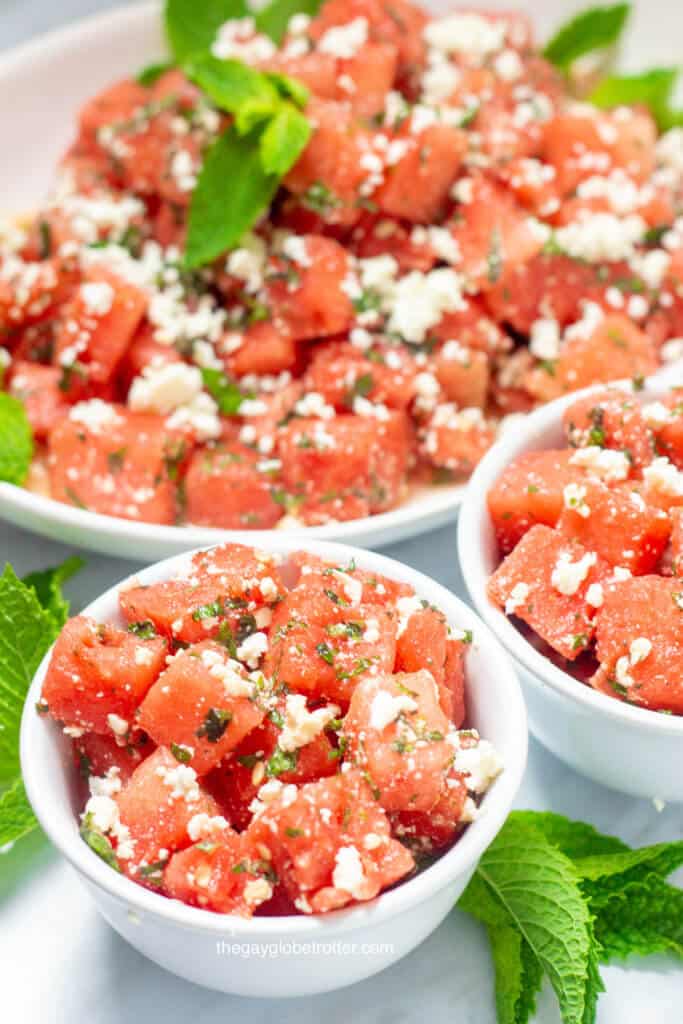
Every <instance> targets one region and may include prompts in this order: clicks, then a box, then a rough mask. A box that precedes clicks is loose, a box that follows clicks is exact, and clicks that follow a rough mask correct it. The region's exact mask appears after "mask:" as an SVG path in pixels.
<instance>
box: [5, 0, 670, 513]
mask: <svg viewBox="0 0 683 1024" xmlns="http://www.w3.org/2000/svg"><path fill="white" fill-rule="evenodd" d="M176 56H178V55H177V54H176ZM264 125H266V127H264ZM682 197H683V130H682V129H680V128H678V129H672V130H670V131H668V132H667V133H666V134H663V135H659V133H658V129H657V127H656V124H655V121H654V119H653V117H652V116H651V115H650V113H649V112H648V111H647V109H646V108H644V107H639V106H636V107H629V106H618V107H616V108H614V109H599V108H598V107H596V106H591V105H590V104H588V103H586V102H577V101H576V100H575V99H574V98H573V97H572V95H571V94H570V92H569V87H568V84H567V80H566V79H565V77H564V76H563V75H562V74H561V73H560V72H559V71H558V70H557V69H556V68H555V67H553V66H552V65H551V64H550V63H549V62H548V61H547V60H546V59H544V57H543V56H541V53H540V50H539V48H538V47H537V46H536V45H535V43H534V39H533V33H532V28H531V25H530V24H529V22H528V20H527V18H525V17H524V16H523V15H521V14H492V13H481V12H479V13H475V12H472V11H462V10H460V11H455V12H452V13H450V14H446V15H444V16H442V17H440V18H432V17H430V16H429V15H428V14H427V13H426V12H425V11H424V10H422V9H421V8H419V7H417V6H413V5H411V4H410V3H408V2H406V0H352V2H349V0H327V2H325V3H323V4H322V7H321V8H320V10H319V13H318V14H317V15H315V16H314V17H312V18H310V17H308V16H307V15H302V14H296V15H295V16H294V17H292V19H291V20H290V21H289V24H288V27H287V31H286V33H285V36H284V39H283V40H282V42H281V43H279V44H277V43H275V42H273V41H272V40H271V39H270V38H268V37H267V36H265V35H263V34H261V33H259V32H258V31H257V29H256V26H255V22H254V20H253V19H251V18H244V19H240V20H236V21H230V22H227V23H226V24H224V25H223V26H221V27H220V29H219V31H218V33H217V35H216V37H215V38H214V40H213V42H212V43H211V46H210V48H209V49H207V51H206V53H201V54H199V55H195V56H194V57H193V58H192V60H185V61H183V60H180V59H179V60H178V62H177V64H176V66H170V67H168V68H167V69H165V68H164V67H163V66H160V67H158V68H156V70H155V69H146V71H145V72H144V73H143V74H140V75H139V77H138V78H130V79H127V80H124V81H120V82H116V83H114V84H113V85H111V86H110V87H109V88H106V89H105V90H104V91H103V92H101V93H99V94H98V95H96V96H94V97H93V98H92V99H90V100H89V101H88V102H87V103H85V105H84V106H83V108H82V110H81V111H80V114H79V116H78V119H77V124H76V129H75V136H74V141H73V143H72V145H71V146H70V147H69V149H68V151H67V152H66V153H65V154H64V156H63V158H62V160H61V162H60V164H59V167H58V170H57V174H56V178H55V182H54V187H53V189H52V193H51V195H50V196H49V198H48V199H47V200H46V201H45V202H44V203H43V205H42V206H41V207H40V209H38V210H37V212H36V213H35V215H33V216H31V217H29V218H28V219H27V220H26V221H25V222H22V224H20V225H16V226H14V227H13V228H12V230H8V231H5V232H4V233H3V238H2V242H1V245H0V329H1V330H2V350H1V351H0V356H1V359H0V365H1V366H2V368H3V369H2V374H3V380H4V382H3V387H4V389H5V390H6V391H8V392H9V393H10V394H11V395H12V396H14V397H15V398H18V399H19V400H20V401H21V402H22V403H23V406H24V408H25V411H26V415H27V417H28V421H29V423H30V427H31V429H32V432H33V438H34V447H35V451H34V457H33V463H32V467H31V469H30V472H29V474H28V479H27V481H26V483H27V486H28V487H29V488H30V489H31V490H34V491H37V492H39V493H42V494H44V495H47V496H51V497H52V498H53V499H56V500H57V501H60V502H64V503H67V504H69V505H72V506H75V507H77V508H80V509H88V510H91V511H93V512H97V513H102V514H106V515H110V516H117V517H122V518H124V519H128V520H135V521H143V522H149V523H158V524H174V523H179V524H183V523H192V524H197V525H202V526H212V527H219V528H236V529H242V528H261V529H268V528H272V527H291V526H301V525H306V526H315V525H324V524H328V523H334V522H341V521H346V520H353V519H357V518H361V517H366V516H370V515H374V514H377V513H382V512H385V511H388V510H390V509H393V508H395V507H397V506H398V505H400V504H401V502H403V501H404V500H405V499H406V498H407V497H408V496H409V494H410V493H411V491H413V490H414V489H416V488H418V489H419V488H420V487H423V486H425V485H426V484H432V483H443V482H449V481H459V480H464V479H465V478H467V476H468V475H469V474H470V473H471V471H472V469H473V467H474V466H475V465H476V464H477V462H478V461H479V460H480V458H481V457H482V455H483V454H484V453H485V452H486V450H487V449H488V448H489V447H490V446H491V444H492V443H493V442H494V440H495V438H496V434H497V431H498V430H499V429H500V427H501V425H505V423H506V422H507V418H508V417H509V416H510V415H514V414H519V413H525V412H527V411H528V410H529V409H531V408H532V407H534V406H535V405H536V404H538V403H539V402H545V401H548V400H550V399H552V398H554V397H556V396H558V395H560V394H563V393H564V392H566V391H569V390H573V389H576V388H580V387H582V386H586V385H589V384H593V383H602V382H605V383H606V382H608V381H609V380H611V379H622V378H629V377H633V378H635V377H639V376H642V375H647V374H649V373H651V372H652V371H654V370H655V369H656V368H657V367H658V366H659V365H660V364H661V363H662V362H667V361H671V360H674V359H678V358H680V357H681V356H683V341H682V340H681V338H682V337H683V218H681V217H679V213H680V211H681V202H682Z"/></svg>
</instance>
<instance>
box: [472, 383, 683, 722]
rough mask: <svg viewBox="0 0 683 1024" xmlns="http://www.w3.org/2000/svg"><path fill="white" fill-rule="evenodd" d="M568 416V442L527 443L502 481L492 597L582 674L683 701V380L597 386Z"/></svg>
mask: <svg viewBox="0 0 683 1024" xmlns="http://www.w3.org/2000/svg"><path fill="white" fill-rule="evenodd" d="M563 423H564V431H565V435H566V439H567V446H566V447H565V448H562V449H558V450H552V449H550V450H543V451H533V452H527V453H526V454H524V455H521V456H519V457H518V458H517V459H516V460H515V461H514V462H512V463H511V464H510V465H509V466H508V467H507V469H506V470H505V471H504V472H503V474H502V475H501V477H500V478H499V480H498V481H497V482H496V484H495V485H494V486H493V487H492V489H491V491H490V492H489V495H488V507H489V512H490V515H491V519H492V521H493V524H494V527H495V533H496V537H497V540H498V545H499V549H500V552H501V555H502V556H503V560H502V562H501V564H500V565H499V567H498V568H497V569H496V571H495V572H494V574H493V576H492V577H491V579H490V581H489V584H488V593H489V597H490V599H491V600H492V601H493V602H494V604H496V605H497V606H498V607H499V608H501V609H502V610H503V611H504V612H505V614H506V615H508V616H511V617H512V619H513V621H514V622H515V623H516V624H517V625H518V626H519V627H520V628H521V629H523V630H524V632H525V634H526V635H527V636H528V637H529V639H530V640H531V641H532V642H533V643H534V644H536V645H537V646H538V647H539V649H540V650H541V651H542V652H543V653H544V654H546V655H547V656H549V657H551V658H552V659H553V660H554V661H555V662H556V664H558V665H559V666H560V667H562V668H563V669H564V670H565V671H568V672H570V673H572V674H573V675H574V676H575V677H576V678H577V679H578V680H580V681H582V682H585V683H588V684H589V685H590V686H593V687H594V688H595V689H596V690H599V691H600V692H601V693H604V694H607V695H608V696H609V697H614V698H615V699H617V700H621V701H625V702H627V703H629V704H632V705H634V706H636V707H640V708H646V709H649V710H651V711H657V712H660V713H662V714H674V715H681V714H683V389H679V390H672V391H671V392H670V393H667V394H665V395H664V396H663V397H662V398H658V399H657V400H652V399H643V400H641V398H640V396H639V394H638V392H635V393H634V394H629V393H625V391H624V390H619V389H616V388H612V389H607V390H604V391H598V392H596V393H592V394H589V395H588V396H586V397H581V398H580V399H577V401H576V402H575V403H574V404H572V405H570V406H569V407H568V409H567V410H566V412H565V414H564V420H563Z"/></svg>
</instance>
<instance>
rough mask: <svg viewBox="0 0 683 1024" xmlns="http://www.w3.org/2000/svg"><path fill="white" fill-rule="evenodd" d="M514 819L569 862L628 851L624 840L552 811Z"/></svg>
mask: <svg viewBox="0 0 683 1024" xmlns="http://www.w3.org/2000/svg"><path fill="white" fill-rule="evenodd" d="M514 817H515V820H516V821H519V822H522V823H524V824H526V825H528V826H530V827H533V828H537V829H539V831H541V832H542V833H543V835H544V836H545V838H546V839H547V840H548V842H549V843H551V844H552V845H553V846H556V847H557V848H558V849H559V850H561V851H562V853H563V854H564V855H565V857H569V859H570V860H576V859H577V858H579V857H591V856H593V855H595V854H610V853H622V852H623V851H625V850H628V849H629V847H628V846H627V845H626V843H622V841H621V839H617V838H616V837H614V836H606V835H603V834H602V833H601V832H598V830H597V829H596V828H594V827H593V826H592V825H588V824H587V823H586V822H585V821H572V820H571V819H569V818H565V817H564V816H563V815H561V814H554V813H553V812H552V811H515V812H514Z"/></svg>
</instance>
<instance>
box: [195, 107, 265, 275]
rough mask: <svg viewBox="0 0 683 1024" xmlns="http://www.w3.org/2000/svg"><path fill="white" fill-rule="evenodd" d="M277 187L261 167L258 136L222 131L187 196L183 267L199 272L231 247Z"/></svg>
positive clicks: (233, 129)
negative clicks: (188, 197)
mask: <svg viewBox="0 0 683 1024" xmlns="http://www.w3.org/2000/svg"><path fill="white" fill-rule="evenodd" d="M278 184H279V178H278V177H277V176H276V175H274V174H268V173H266V171H265V170H264V168H263V165H262V163H261V155H260V151H259V140H258V136H257V135H255V134H250V135H245V136H240V135H238V133H237V131H236V129H235V128H234V127H233V126H231V127H229V128H227V129H226V130H225V132H224V133H223V134H222V135H220V136H219V137H218V138H217V139H216V141H215V142H214V143H213V145H212V146H211V147H210V149H209V150H208V152H207V154H206V157H205V159H204V165H203V167H202V169H201V172H200V174H199V180H198V182H197V186H196V188H195V190H194V193H193V195H192V203H191V205H190V216H189V225H188V232H187V244H186V250H185V265H186V266H187V267H190V268H192V267H201V266H202V265H203V264H205V263H210V262H211V261H212V260H214V259H216V258H217V257H218V256H220V255H221V254H222V253H224V252H226V251H227V250H228V249H231V248H232V247H233V246H235V245H236V244H237V242H239V240H240V238H241V237H242V235H243V234H244V233H245V231H247V230H248V229H249V228H250V227H251V226H252V225H253V223H254V222H255V221H256V220H257V218H258V217H259V216H260V215H261V214H262V213H263V211H264V210H266V209H267V208H268V206H269V205H270V203H271V200H272V199H273V196H274V195H275V192H276V191H277V187H278Z"/></svg>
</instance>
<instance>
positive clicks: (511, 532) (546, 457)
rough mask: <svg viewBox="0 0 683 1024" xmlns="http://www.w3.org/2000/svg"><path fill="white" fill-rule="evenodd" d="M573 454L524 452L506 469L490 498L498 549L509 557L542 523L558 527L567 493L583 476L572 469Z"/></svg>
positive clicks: (577, 469)
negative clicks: (522, 539) (565, 493)
mask: <svg viewBox="0 0 683 1024" xmlns="http://www.w3.org/2000/svg"><path fill="white" fill-rule="evenodd" d="M572 454H573V453H572V452H570V451H561V450H557V451H556V450H553V449H551V450H548V451H540V452H525V453H524V454H523V455H520V456H518V457H517V458H516V459H515V460H514V462H511V463H510V465H509V466H507V467H506V468H505V469H504V470H503V472H502V473H501V475H500V476H499V477H498V479H497V480H496V482H495V484H494V485H493V487H492V488H491V489H490V491H489V493H488V495H487V501H488V507H489V513H490V515H491V519H492V520H493V524H494V527H495V531H496V539H497V540H498V546H499V548H500V550H501V552H502V553H503V554H504V555H507V554H509V552H510V551H512V549H513V548H514V547H515V545H516V544H517V542H518V541H519V540H521V538H522V537H523V536H524V534H525V533H526V532H527V530H530V529H531V527H532V526H535V525H536V524H538V523H541V524H543V525H545V526H556V525H557V521H558V519H559V518H560V514H561V512H562V508H563V505H564V497H563V495H564V489H565V487H566V486H567V484H571V483H576V482H577V481H579V480H581V479H582V478H583V476H584V472H583V471H582V470H581V469H579V468H578V467H575V466H572V464H571V458H572Z"/></svg>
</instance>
